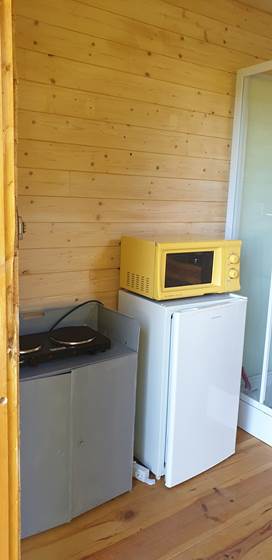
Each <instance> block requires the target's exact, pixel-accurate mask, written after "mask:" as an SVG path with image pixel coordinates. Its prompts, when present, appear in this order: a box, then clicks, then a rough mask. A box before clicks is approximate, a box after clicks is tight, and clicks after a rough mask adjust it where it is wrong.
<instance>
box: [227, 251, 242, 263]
mask: <svg viewBox="0 0 272 560" xmlns="http://www.w3.org/2000/svg"><path fill="white" fill-rule="evenodd" d="M239 261H240V259H239V255H236V253H231V255H230V256H229V262H230V264H238V262H239Z"/></svg>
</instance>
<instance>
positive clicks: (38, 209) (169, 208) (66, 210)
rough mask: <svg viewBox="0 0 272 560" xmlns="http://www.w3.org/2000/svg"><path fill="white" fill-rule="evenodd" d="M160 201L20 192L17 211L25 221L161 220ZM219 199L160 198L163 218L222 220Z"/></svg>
mask: <svg viewBox="0 0 272 560" xmlns="http://www.w3.org/2000/svg"><path fill="white" fill-rule="evenodd" d="M161 207H162V202H161V201H158V200H152V201H149V200H119V199H117V200H116V199H110V200H108V199H103V200H100V199H96V198H94V199H85V198H64V197H44V196H41V197H39V196H34V197H31V196H24V197H22V201H21V211H22V213H23V216H24V217H25V219H26V221H27V222H31V221H34V222H49V221H53V222H118V223H120V222H121V223H122V224H124V223H126V222H140V223H144V222H150V221H152V222H157V223H161ZM225 209H226V205H225V203H222V202H178V201H171V202H170V201H163V218H164V220H165V221H166V222H167V223H168V222H176V223H180V222H191V221H193V222H194V221H195V222H197V221H206V222H222V221H223V220H224V216H225Z"/></svg>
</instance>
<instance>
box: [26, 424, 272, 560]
mask: <svg viewBox="0 0 272 560" xmlns="http://www.w3.org/2000/svg"><path fill="white" fill-rule="evenodd" d="M271 483H272V448H270V447H268V446H267V445H265V444H264V443H262V442H260V441H258V440H257V439H255V438H253V437H251V436H249V435H248V434H246V433H245V432H242V431H241V430H239V432H238V438H237V453H236V454H235V455H234V456H232V457H231V458H230V459H228V460H227V461H224V462H223V463H221V464H220V465H218V466H216V467H214V468H213V469H210V470H209V471H208V472H206V473H203V474H202V475H200V476H198V477H196V478H194V479H192V480H190V481H188V482H186V483H184V484H181V485H179V486H176V487H175V488H172V489H167V488H166V487H165V486H164V484H163V480H161V481H160V482H157V483H156V485H155V486H153V487H150V486H145V485H143V484H141V483H138V482H135V483H134V487H133V490H132V492H130V493H127V494H125V495H123V496H120V497H119V498H116V499H115V500H112V501H111V502H108V503H107V504H105V505H103V506H101V507H99V508H96V509H95V510H93V511H91V512H89V513H87V514H85V515H82V516H80V517H79V518H77V519H75V520H74V521H72V523H69V524H67V525H63V526H61V527H58V528H56V529H53V530H51V531H47V532H45V533H42V534H40V535H37V536H34V537H31V538H28V539H25V540H24V541H23V542H22V560H117V559H118V560H136V559H137V560H240V559H243V560H255V559H256V560H269V559H270V558H272V484H271Z"/></svg>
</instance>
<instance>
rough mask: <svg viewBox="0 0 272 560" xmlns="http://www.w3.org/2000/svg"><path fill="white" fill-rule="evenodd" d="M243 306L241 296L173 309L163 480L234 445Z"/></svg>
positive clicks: (205, 464) (191, 471)
mask: <svg viewBox="0 0 272 560" xmlns="http://www.w3.org/2000/svg"><path fill="white" fill-rule="evenodd" d="M245 312H246V301H244V300H242V301H241V300H240V301H239V302H235V303H227V304H223V305H217V306H215V305H213V306H210V307H203V308H202V309H201V308H199V309H192V310H189V311H184V312H177V313H174V315H173V319H172V331H171V356H170V379H169V403H168V426H167V446H166V476H165V481H166V485H167V486H174V485H175V484H179V483H180V482H183V481H185V480H187V479H188V478H191V477H193V476H195V475H197V474H199V473H201V472H203V471H205V470H207V469H209V468H210V467H212V466H213V465H215V464H217V463H219V462H220V461H222V460H223V459H226V458H227V457H228V456H229V455H231V454H232V453H234V451H235V439H236V428H237V417H238V405H239V393H240V380H241V366H242V352H243V339H244V326H245Z"/></svg>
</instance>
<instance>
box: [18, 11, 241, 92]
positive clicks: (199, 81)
mask: <svg viewBox="0 0 272 560" xmlns="http://www.w3.org/2000/svg"><path fill="white" fill-rule="evenodd" d="M17 45H18V47H22V48H24V49H33V50H34V51H37V52H42V53H46V54H47V53H50V55H53V56H58V57H61V58H66V59H70V60H76V61H79V62H84V63H85V64H89V65H95V66H99V67H101V68H103V67H104V68H107V69H109V68H111V69H113V70H120V71H123V72H128V73H129V74H130V73H131V74H135V75H138V76H146V77H152V78H154V79H157V80H162V81H163V82H167V83H173V84H181V85H189V86H190V87H192V86H193V87H196V88H200V89H206V90H210V91H216V92H218V93H223V94H227V95H229V94H230V92H231V91H233V85H234V76H233V74H230V73H229V72H225V71H222V70H218V69H215V68H209V67H208V66H207V67H206V71H205V72H203V69H202V66H201V65H200V63H199V62H198V64H195V63H193V64H192V63H191V62H187V61H184V60H183V59H182V56H181V57H179V59H178V60H177V59H176V58H171V57H169V56H165V55H161V54H157V53H154V52H153V53H151V52H150V51H149V53H147V52H146V51H144V50H142V49H137V48H135V47H129V46H128V45H126V46H125V47H124V45H122V44H119V43H115V42H109V41H106V40H104V39H99V38H97V37H92V36H89V35H85V34H79V33H78V32H73V31H70V30H66V29H63V28H59V27H55V26H52V25H47V24H44V23H42V22H40V23H39V25H36V24H35V20H29V19H26V18H22V17H18V18H17ZM177 62H178V64H177Z"/></svg>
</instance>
